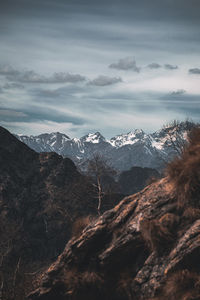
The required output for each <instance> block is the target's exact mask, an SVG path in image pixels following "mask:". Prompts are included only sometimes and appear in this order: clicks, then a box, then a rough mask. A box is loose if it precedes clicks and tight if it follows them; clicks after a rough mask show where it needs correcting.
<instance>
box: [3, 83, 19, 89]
mask: <svg viewBox="0 0 200 300" xmlns="http://www.w3.org/2000/svg"><path fill="white" fill-rule="evenodd" d="M3 89H5V90H10V89H24V86H23V85H22V84H21V83H14V82H12V83H6V84H5V85H4V86H3Z"/></svg>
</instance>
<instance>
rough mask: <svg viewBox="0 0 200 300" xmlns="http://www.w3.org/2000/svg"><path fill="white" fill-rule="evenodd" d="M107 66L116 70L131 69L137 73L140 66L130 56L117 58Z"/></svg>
mask: <svg viewBox="0 0 200 300" xmlns="http://www.w3.org/2000/svg"><path fill="white" fill-rule="evenodd" d="M109 68H111V69H117V70H131V71H134V72H137V73H139V72H140V68H139V67H137V65H136V61H135V59H134V58H132V57H126V58H122V59H119V61H118V62H117V63H112V64H111V65H109Z"/></svg>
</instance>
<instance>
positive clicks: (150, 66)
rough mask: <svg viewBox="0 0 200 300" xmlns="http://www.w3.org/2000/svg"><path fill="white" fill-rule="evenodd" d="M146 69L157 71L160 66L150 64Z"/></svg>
mask: <svg viewBox="0 0 200 300" xmlns="http://www.w3.org/2000/svg"><path fill="white" fill-rule="evenodd" d="M147 67H148V68H149V69H159V68H161V65H159V64H158V63H152V64H149V65H148V66H147Z"/></svg>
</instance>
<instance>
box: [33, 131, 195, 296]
mask: <svg viewBox="0 0 200 300" xmlns="http://www.w3.org/2000/svg"><path fill="white" fill-rule="evenodd" d="M194 136H195V139H194V138H193V139H192V138H191V143H190V145H189V146H188V147H187V148H186V149H185V150H184V152H183V156H182V158H179V159H177V160H175V161H174V163H172V164H171V165H170V166H169V168H168V173H167V177H166V178H163V179H161V180H159V181H157V182H155V183H152V184H151V185H149V186H148V187H146V188H145V189H144V190H143V191H141V192H139V193H137V194H135V195H132V196H129V197H126V198H125V199H124V200H122V201H121V202H120V204H118V205H117V206H116V207H115V208H113V209H112V210H110V211H108V212H105V213H104V214H103V216H101V217H100V218H99V219H98V220H96V221H95V220H94V221H93V222H91V224H90V225H89V226H88V227H87V228H86V229H85V230H84V231H83V232H82V233H80V234H79V236H77V235H76V237H74V238H73V239H71V240H70V241H69V242H68V244H67V245H66V248H65V250H64V251H63V253H62V254H61V255H60V256H59V258H58V259H57V261H56V262H55V263H54V264H53V265H52V266H51V267H50V268H49V269H48V270H46V272H44V273H43V274H42V276H41V278H40V280H39V287H38V289H36V290H35V291H34V292H33V293H31V294H30V295H29V296H28V297H27V299H29V300H55V299H59V300H86V299H87V300H94V299H95V300H98V299H99V300H100V299H101V300H102V299H104V300H132V299H136V300H150V299H151V300H153V299H154V300H158V299H159V300H165V299H171V300H191V299H193V300H194V299H196V300H197V299H200V284H199V283H200V265H199V255H200V201H199V194H200V177H199V170H200V151H199V147H200V134H199V131H196V133H195V135H194Z"/></svg>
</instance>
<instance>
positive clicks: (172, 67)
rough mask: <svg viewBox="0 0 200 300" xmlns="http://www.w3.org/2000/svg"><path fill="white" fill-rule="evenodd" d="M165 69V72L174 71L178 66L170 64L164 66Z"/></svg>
mask: <svg viewBox="0 0 200 300" xmlns="http://www.w3.org/2000/svg"><path fill="white" fill-rule="evenodd" d="M164 67H165V69H167V70H176V69H178V66H174V65H170V64H165V66H164Z"/></svg>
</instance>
